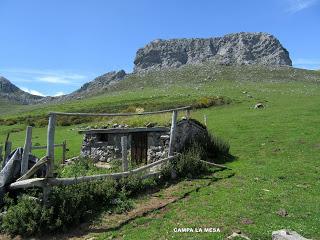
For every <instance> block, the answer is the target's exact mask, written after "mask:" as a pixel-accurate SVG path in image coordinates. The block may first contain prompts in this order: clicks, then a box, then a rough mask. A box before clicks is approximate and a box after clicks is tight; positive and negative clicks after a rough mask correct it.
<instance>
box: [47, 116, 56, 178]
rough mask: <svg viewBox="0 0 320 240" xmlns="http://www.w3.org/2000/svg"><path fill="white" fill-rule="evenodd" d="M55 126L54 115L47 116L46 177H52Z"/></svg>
mask: <svg viewBox="0 0 320 240" xmlns="http://www.w3.org/2000/svg"><path fill="white" fill-rule="evenodd" d="M55 125H56V115H55V114H50V115H49V123H48V136H47V157H48V164H47V174H46V177H52V176H53V168H54V133H55Z"/></svg>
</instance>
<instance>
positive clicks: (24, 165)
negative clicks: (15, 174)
mask: <svg viewBox="0 0 320 240" xmlns="http://www.w3.org/2000/svg"><path fill="white" fill-rule="evenodd" d="M31 139H32V127H31V126H28V127H27V130H26V139H25V142H24V147H23V154H22V160H21V169H20V173H21V176H22V175H23V174H25V173H26V172H27V171H28V168H29V154H30V151H31V147H32V143H31Z"/></svg>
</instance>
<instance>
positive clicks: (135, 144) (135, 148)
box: [131, 133, 148, 165]
mask: <svg viewBox="0 0 320 240" xmlns="http://www.w3.org/2000/svg"><path fill="white" fill-rule="evenodd" d="M147 151H148V136H147V133H133V134H132V140H131V162H132V163H133V164H137V165H139V164H141V163H145V164H147Z"/></svg>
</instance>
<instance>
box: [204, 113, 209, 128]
mask: <svg viewBox="0 0 320 240" xmlns="http://www.w3.org/2000/svg"><path fill="white" fill-rule="evenodd" d="M203 119H204V125H205V126H207V120H208V118H207V115H203Z"/></svg>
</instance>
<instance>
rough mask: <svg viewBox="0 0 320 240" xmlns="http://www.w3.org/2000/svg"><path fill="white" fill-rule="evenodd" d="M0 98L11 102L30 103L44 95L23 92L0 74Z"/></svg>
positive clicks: (37, 100)
mask: <svg viewBox="0 0 320 240" xmlns="http://www.w3.org/2000/svg"><path fill="white" fill-rule="evenodd" d="M0 98H2V99H5V100H7V101H9V102H12V103H19V104H30V103H37V102H39V101H41V100H42V99H43V98H44V97H41V96H36V95H32V94H30V93H27V92H24V91H22V90H21V89H20V88H18V87H17V86H16V85H14V84H12V83H11V82H10V81H9V80H8V79H6V78H4V77H1V76H0Z"/></svg>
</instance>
